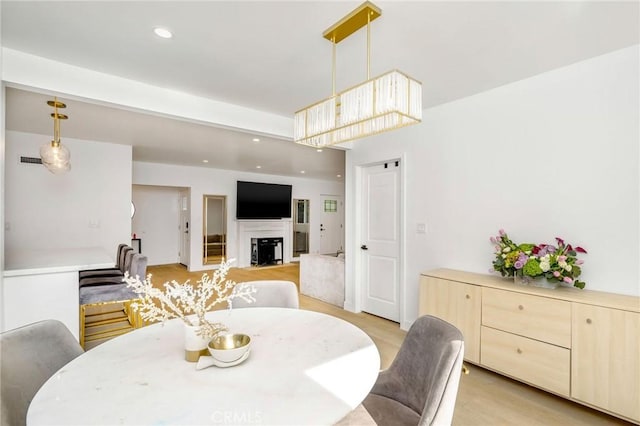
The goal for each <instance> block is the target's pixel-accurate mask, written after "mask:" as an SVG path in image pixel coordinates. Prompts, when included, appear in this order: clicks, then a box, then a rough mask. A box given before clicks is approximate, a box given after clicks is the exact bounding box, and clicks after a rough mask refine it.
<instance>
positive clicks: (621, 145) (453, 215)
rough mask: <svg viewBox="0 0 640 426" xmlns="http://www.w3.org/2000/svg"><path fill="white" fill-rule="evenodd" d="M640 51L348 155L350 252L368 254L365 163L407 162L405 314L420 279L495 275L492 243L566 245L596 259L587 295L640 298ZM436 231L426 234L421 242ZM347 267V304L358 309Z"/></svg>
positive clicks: (462, 105)
mask: <svg viewBox="0 0 640 426" xmlns="http://www.w3.org/2000/svg"><path fill="white" fill-rule="evenodd" d="M639 50H640V49H639V47H638V45H636V46H634V47H631V48H626V49H622V50H619V51H616V52H612V53H610V54H607V55H603V56H600V57H597V58H594V59H591V60H587V61H583V62H580V63H577V64H574V65H571V66H568V67H565V68H561V69H558V70H554V71H551V72H547V73H544V74H541V75H538V76H536V77H533V78H530V79H526V80H522V81H519V82H516V83H513V84H509V85H506V86H503V87H500V88H497V89H494V90H491V91H488V92H485V93H481V94H478V95H476V96H472V97H469V98H465V99H461V100H459V101H456V102H451V103H449V104H445V105H442V106H439V107H436V108H432V109H428V110H425V115H424V120H423V123H422V124H420V125H417V126H413V127H409V128H405V129H402V130H398V131H395V132H392V133H387V134H383V135H379V136H377V137H374V138H370V140H367V141H358V142H356V143H355V144H354V149H353V150H352V151H348V152H347V182H346V195H347V229H348V233H347V251H348V254H350V255H351V257H352V258H355V256H356V255H357V254H358V251H357V250H356V248H357V246H358V244H359V241H358V238H359V235H358V232H357V231H358V230H357V213H356V203H355V198H356V190H355V182H356V173H357V170H358V169H357V166H359V165H365V164H369V163H373V162H376V161H379V160H386V159H391V158H403V166H404V173H405V181H404V182H405V185H406V186H405V189H406V192H405V200H406V205H405V208H406V211H405V216H404V220H405V228H406V230H405V232H404V234H403V236H404V239H405V244H406V245H405V247H406V252H405V262H406V268H405V287H406V291H405V293H404V294H403V303H404V304H405V312H404V316H403V318H402V326H403V327H407V326H408V325H409V324H410V323H411V322H412V321H413V320H414V319H415V318H416V317H417V313H418V311H417V309H418V306H417V305H418V302H417V300H418V297H417V294H418V278H419V274H420V272H421V271H425V270H429V269H433V268H438V267H447V268H455V269H462V270H467V271H473V272H480V273H488V270H489V269H490V267H491V261H492V259H493V254H492V246H491V244H490V243H489V237H490V236H492V235H496V233H497V231H498V229H500V228H504V229H505V230H506V231H507V232H508V233H509V235H510V236H511V237H512V238H513V239H514V240H516V241H518V242H537V243H542V242H548V243H553V242H554V237H556V236H558V237H562V238H564V239H565V240H566V241H568V242H569V243H572V244H574V245H580V246H582V247H584V248H586V249H587V251H588V252H589V254H587V255H585V256H584V257H582V258H583V259H584V261H585V264H584V268H583V274H582V278H583V279H584V281H586V283H587V287H586V288H587V289H591V290H600V291H608V292H613V293H621V294H631V295H640V281H639V279H640V270H639V262H640V248H639V247H640V225H639V207H638V204H639V198H640V197H639V192H640V191H639V186H640V185H639V181H640V179H639V166H638V165H639V148H638V144H639V138H640V132H639V129H638V127H639V123H638V117H639V113H640V111H639V106H638V104H639V97H638V89H639V87H638V75H639V73H640V69H639V68H640V67H639V65H638V62H639ZM418 223H426V225H427V233H426V234H418V233H416V226H417V224H418ZM355 280H359V276H358V274H357V270H356V268H355V267H354V263H351V262H350V263H348V264H347V276H346V282H347V291H346V298H347V304H346V305H345V306H351V307H357V306H359V303H358V298H359V288H358V287H357V286H356V284H355V282H356V281H355Z"/></svg>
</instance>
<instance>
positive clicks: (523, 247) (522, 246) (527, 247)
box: [518, 243, 536, 251]
mask: <svg viewBox="0 0 640 426" xmlns="http://www.w3.org/2000/svg"><path fill="white" fill-rule="evenodd" d="M535 246H536V245H535V244H530V243H522V244H520V245H519V246H518V248H519V249H520V250H522V251H531V250H533V248H534V247H535Z"/></svg>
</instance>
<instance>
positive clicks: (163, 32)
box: [153, 27, 173, 38]
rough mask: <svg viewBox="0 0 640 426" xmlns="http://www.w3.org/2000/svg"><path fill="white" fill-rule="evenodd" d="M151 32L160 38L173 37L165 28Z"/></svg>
mask: <svg viewBox="0 0 640 426" xmlns="http://www.w3.org/2000/svg"><path fill="white" fill-rule="evenodd" d="M153 32H154V33H156V35H157V36H158V37H162V38H171V37H173V34H172V33H171V31H169V30H168V29H166V28H160V27H157V28H154V29H153Z"/></svg>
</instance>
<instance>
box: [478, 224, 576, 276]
mask: <svg viewBox="0 0 640 426" xmlns="http://www.w3.org/2000/svg"><path fill="white" fill-rule="evenodd" d="M490 241H491V242H492V243H493V244H494V245H495V250H496V251H495V255H496V258H495V260H494V261H493V269H492V270H491V271H492V272H493V271H497V272H500V274H501V275H502V276H503V277H513V276H520V277H532V278H542V277H544V278H546V279H547V280H549V281H551V282H553V281H556V282H563V283H567V284H573V286H574V287H578V288H581V289H582V288H584V286H585V282H584V281H580V280H578V277H579V276H580V274H581V273H582V268H581V265H582V264H583V263H584V261H582V260H580V259H578V258H577V254H578V253H584V254H586V253H587V251H586V250H585V249H583V248H582V247H573V246H571V244H566V243H565V242H564V240H563V239H562V238H558V237H556V243H557V246H553V245H550V244H530V243H525V244H515V243H514V242H513V241H511V239H510V238H509V236H508V235H507V233H506V232H504V230H503V229H501V230H500V231H499V233H498V236H497V237H491V238H490Z"/></svg>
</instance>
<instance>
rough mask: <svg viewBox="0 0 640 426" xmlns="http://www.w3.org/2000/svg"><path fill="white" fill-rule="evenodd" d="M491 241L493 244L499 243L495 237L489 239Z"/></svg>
mask: <svg viewBox="0 0 640 426" xmlns="http://www.w3.org/2000/svg"><path fill="white" fill-rule="evenodd" d="M489 241H491V242H492V243H493V244H495V243H497V241H496V239H495V238H493V237H491V238H489Z"/></svg>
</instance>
